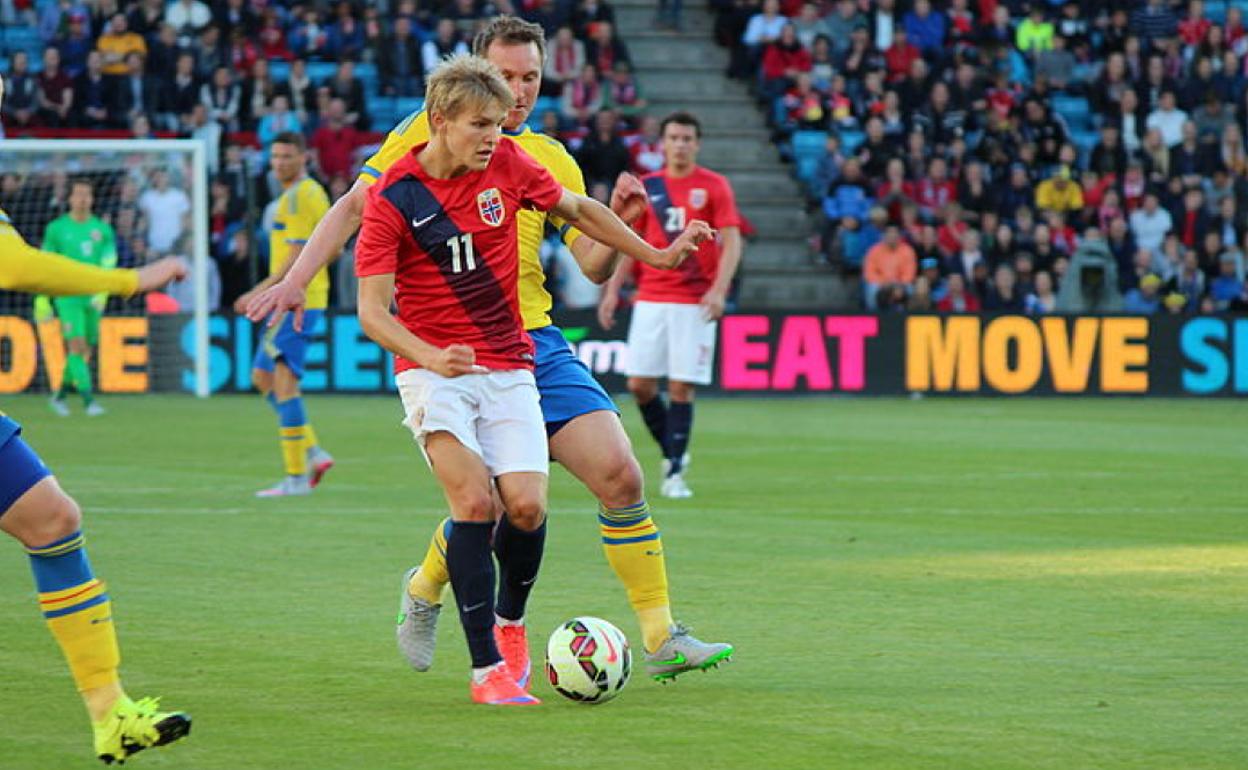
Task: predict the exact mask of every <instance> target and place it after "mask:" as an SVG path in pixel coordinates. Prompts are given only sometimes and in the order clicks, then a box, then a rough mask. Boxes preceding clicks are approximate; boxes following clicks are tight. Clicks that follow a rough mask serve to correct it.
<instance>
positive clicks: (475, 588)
mask: <svg viewBox="0 0 1248 770" xmlns="http://www.w3.org/2000/svg"><path fill="white" fill-rule="evenodd" d="M493 529H494V523H493V522H488V521H483V522H475V521H457V522H455V523H454V524H452V525H451V536H450V537H448V538H447V539H446V568H447V571H448V572H450V573H451V589H452V590H454V592H455V604H456V605H458V606H459V622H460V623H461V624H462V625H463V627H464V636H465V637H467V639H468V652H469V654H470V655H471V656H472V667H473V668H485V667H486V666H492V665H494V664H495V663H498V662H499V661H500V660H502V656H500V655H499V654H498V647H497V646H495V644H494V558H493V557H492V556H491V555H490V532H491V530H493Z"/></svg>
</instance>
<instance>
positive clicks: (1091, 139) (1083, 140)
mask: <svg viewBox="0 0 1248 770" xmlns="http://www.w3.org/2000/svg"><path fill="white" fill-rule="evenodd" d="M1070 139H1071V142H1072V143H1073V144H1074V145H1075V148H1076V149H1078V150H1079V165H1080V166H1083V167H1086V166H1087V165H1088V159H1089V158H1090V157H1091V156H1092V148H1093V147H1096V143H1097V142H1099V141H1101V135H1100V133H1099V132H1098V131H1094V130H1092V129H1086V128H1085V129H1079V130H1077V131H1072V132H1071V136H1070Z"/></svg>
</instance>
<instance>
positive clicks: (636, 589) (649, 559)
mask: <svg viewBox="0 0 1248 770" xmlns="http://www.w3.org/2000/svg"><path fill="white" fill-rule="evenodd" d="M598 523H599V527H600V529H601V530H602V550H603V553H605V554H606V556H607V561H608V562H609V563H610V564H611V569H613V570H615V574H616V577H618V578H619V579H620V582H621V583H623V584H624V588H625V589H626V590H627V591H628V602H629V604H631V605H633V611H634V612H636V613H637V620H638V622H639V623H640V624H641V635H642V637H643V640H644V643H645V646H646V650H647V651H649V652H654V651H655V650H656V649H658V647H659V645H661V644H663V642H664V641H665V640H666V639H667V637H668V635H669V634H670V631H669V629H670V628H671V625H672V611H671V600H670V599H669V598H668V595H667V563H666V562H665V561H664V560H663V540H662V538H660V537H659V530H658V528H657V527H655V526H654V520H653V519H651V518H650V506H648V505H647V504H646V501H644V500H643V501H641V502H640V503H637V504H636V505H630V506H628V507H627V508H605V507H600V508H599V510H598Z"/></svg>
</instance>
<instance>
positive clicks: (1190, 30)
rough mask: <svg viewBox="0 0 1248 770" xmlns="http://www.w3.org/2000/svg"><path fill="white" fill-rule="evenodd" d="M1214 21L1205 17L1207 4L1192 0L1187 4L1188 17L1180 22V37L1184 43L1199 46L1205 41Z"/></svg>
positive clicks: (1199, 0)
mask: <svg viewBox="0 0 1248 770" xmlns="http://www.w3.org/2000/svg"><path fill="white" fill-rule="evenodd" d="M1212 26H1213V23H1212V22H1210V21H1209V20H1208V19H1206V18H1205V4H1204V3H1203V2H1201V0H1192V1H1191V2H1190V3H1188V4H1187V18H1186V19H1184V20H1183V21H1181V22H1179V37H1180V38H1182V39H1183V43H1184V45H1189V46H1193V47H1194V46H1198V45H1200V44H1201V43H1203V42H1205V38H1206V37H1207V36H1208V35H1209V28H1210V27H1212Z"/></svg>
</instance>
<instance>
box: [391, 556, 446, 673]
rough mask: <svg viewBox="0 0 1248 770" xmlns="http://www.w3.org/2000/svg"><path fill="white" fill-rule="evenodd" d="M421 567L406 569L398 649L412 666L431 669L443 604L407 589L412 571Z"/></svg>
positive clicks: (396, 633)
mask: <svg viewBox="0 0 1248 770" xmlns="http://www.w3.org/2000/svg"><path fill="white" fill-rule="evenodd" d="M419 569H420V567H412V568H411V569H409V570H408V571H407V572H405V573H403V586H402V589H401V591H400V597H399V619H398V628H396V629H395V638H396V640H397V641H398V643H399V652H400V653H402V654H403V657H404V658H405V659H406V660H407V662H408V663H410V664H411V666H412V668H414V669H416V670H417V671H428V670H429V667H430V666H432V665H433V651H434V648H436V647H437V644H438V634H437V631H438V613H440V612H442V605H441V604H430V603H429V602H427V601H425V600H424V599H420V598H418V597H415V596H412V595H411V594H409V593H408V592H407V586H408V584H409V583H411V582H412V575H415V574H416V572H417V571H418V570H419Z"/></svg>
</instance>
